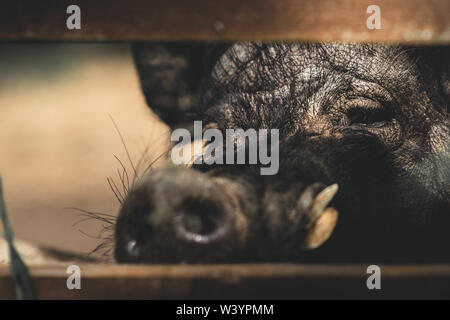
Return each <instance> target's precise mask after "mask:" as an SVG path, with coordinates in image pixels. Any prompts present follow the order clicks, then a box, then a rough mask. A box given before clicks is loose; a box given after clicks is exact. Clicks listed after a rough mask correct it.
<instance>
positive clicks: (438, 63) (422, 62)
mask: <svg viewBox="0 0 450 320" xmlns="http://www.w3.org/2000/svg"><path fill="white" fill-rule="evenodd" d="M414 49H415V50H410V51H408V52H409V53H410V54H411V55H412V57H413V59H414V60H415V61H417V62H418V64H417V65H418V66H419V68H420V69H421V74H422V77H423V82H424V83H426V84H428V85H429V86H430V87H432V88H433V90H430V92H432V93H433V94H434V93H438V95H439V96H436V97H433V98H434V99H437V101H439V100H440V99H443V101H442V102H443V103H440V104H433V105H434V106H436V107H437V108H438V111H441V112H443V113H446V112H448V110H447V109H448V107H447V105H448V101H449V100H450V60H449V59H448V57H449V56H450V47H448V46H436V47H434V46H428V47H427V46H424V47H415V48H414ZM440 106H442V107H443V108H444V110H439V107H440Z"/></svg>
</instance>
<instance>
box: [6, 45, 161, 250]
mask: <svg viewBox="0 0 450 320" xmlns="http://www.w3.org/2000/svg"><path fill="white" fill-rule="evenodd" d="M109 115H111V116H112V118H113V119H114V121H115V122H116V123H117V125H118V127H119V129H120V132H121V133H122V135H123V137H124V139H125V141H126V145H127V147H128V149H129V151H130V154H131V156H132V159H133V161H134V162H137V161H138V159H139V158H140V157H141V156H142V154H143V152H144V150H145V148H146V146H149V151H148V152H147V156H146V157H145V159H146V161H147V163H149V162H150V161H151V160H152V159H154V158H155V157H156V156H158V155H160V154H161V153H162V152H164V150H167V148H168V146H169V143H168V142H169V141H168V128H167V127H166V126H165V125H164V124H162V123H161V122H160V121H159V120H157V119H156V117H155V116H154V115H153V114H152V113H151V111H150V110H149V108H148V107H147V106H146V104H145V101H144V97H143V95H142V93H141V91H140V88H139V83H138V78H137V74H136V72H135V69H134V65H133V61H132V58H131V55H130V50H129V47H128V46H127V45H124V44H2V45H0V173H1V175H2V177H3V183H4V189H5V199H6V204H7V206H8V211H9V215H10V218H11V222H12V225H13V228H14V230H15V233H16V236H17V237H19V238H22V239H25V240H28V241H31V242H33V243H38V244H45V245H50V246H53V247H57V248H61V249H69V250H72V251H76V252H79V253H87V252H89V251H90V250H92V249H93V248H94V247H95V246H96V245H97V244H98V243H99V240H98V239H95V236H96V235H97V234H98V232H99V231H100V230H101V223H99V222H98V221H92V220H91V221H85V222H82V223H79V224H75V223H76V222H77V221H80V220H81V219H82V217H80V216H79V215H78V214H77V212H76V211H74V210H71V209H66V208H67V207H77V208H81V209H85V210H91V211H99V212H105V213H110V214H117V211H118V209H119V203H118V201H117V200H116V199H115V196H114V194H113V193H112V192H111V190H110V188H109V186H108V183H107V181H106V178H107V177H110V176H112V177H114V178H115V180H116V182H119V181H120V180H119V179H118V176H117V168H120V165H119V163H118V161H117V160H116V159H115V158H114V155H116V156H117V157H118V158H119V159H121V160H122V161H123V162H124V163H125V164H126V165H127V169H128V172H129V173H130V174H131V172H132V169H131V166H130V165H129V163H128V162H127V156H126V153H125V150H124V147H123V146H122V143H121V141H120V138H119V136H118V134H117V133H116V131H115V128H114V125H113V123H112V121H111V119H110V117H109ZM157 165H158V163H157V164H156V166H157ZM92 236H94V237H92Z"/></svg>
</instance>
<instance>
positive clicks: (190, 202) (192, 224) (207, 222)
mask: <svg viewBox="0 0 450 320" xmlns="http://www.w3.org/2000/svg"><path fill="white" fill-rule="evenodd" d="M231 218H232V215H231V214H230V212H229V211H228V210H227V209H226V208H224V207H219V206H218V205H217V204H215V203H213V202H211V201H210V200H204V199H195V200H194V199H187V200H186V201H185V202H184V203H183V206H182V212H181V214H179V215H178V216H176V217H175V218H174V226H175V231H176V232H177V234H178V236H179V237H180V238H181V239H183V240H187V241H192V242H196V243H211V242H213V241H215V240H218V239H220V238H223V237H224V236H225V235H226V234H227V233H228V231H229V229H230V225H231Z"/></svg>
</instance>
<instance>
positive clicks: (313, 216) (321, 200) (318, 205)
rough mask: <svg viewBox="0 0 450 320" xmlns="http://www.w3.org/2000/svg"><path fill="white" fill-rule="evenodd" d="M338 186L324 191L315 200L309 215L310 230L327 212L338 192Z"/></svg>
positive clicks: (333, 185)
mask: <svg viewBox="0 0 450 320" xmlns="http://www.w3.org/2000/svg"><path fill="white" fill-rule="evenodd" d="M338 189H339V187H338V185H337V184H336V183H335V184H332V185H330V186H328V187H326V188H325V189H323V190H322V191H321V192H320V193H319V194H318V195H317V196H316V198H315V199H314V202H313V204H312V206H311V210H310V213H309V222H308V225H307V226H306V227H307V229H309V228H310V227H311V226H312V225H313V224H314V222H315V221H316V220H317V219H318V218H319V217H320V216H321V214H322V212H323V211H324V210H325V208H326V207H327V205H328V204H329V203H330V202H331V200H333V198H334V196H335V195H336V192H337V191H338Z"/></svg>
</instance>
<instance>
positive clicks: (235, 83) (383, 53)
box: [115, 43, 450, 263]
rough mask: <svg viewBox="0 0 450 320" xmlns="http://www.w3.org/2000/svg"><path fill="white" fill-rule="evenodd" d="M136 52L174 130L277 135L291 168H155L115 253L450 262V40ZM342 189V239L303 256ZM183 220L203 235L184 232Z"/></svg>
mask: <svg viewBox="0 0 450 320" xmlns="http://www.w3.org/2000/svg"><path fill="white" fill-rule="evenodd" d="M133 50H134V56H135V61H136V65H137V70H138V73H139V76H140V80H141V84H142V88H143V91H144V94H145V97H146V99H147V102H148V104H149V105H150V107H152V109H153V110H154V111H155V112H156V113H157V114H158V115H159V116H160V117H161V119H162V120H164V121H166V122H167V123H168V124H169V125H170V126H171V127H172V128H176V127H181V126H183V124H184V123H189V122H191V124H192V121H193V120H202V121H203V126H204V128H208V127H213V128H218V129H219V130H221V131H223V132H225V129H227V128H242V129H244V130H246V129H249V128H254V129H261V128H266V129H273V128H276V129H279V132H280V140H279V141H280V142H279V148H280V151H279V158H280V165H279V172H278V173H277V174H276V175H273V176H261V175H260V174H259V166H257V165H205V164H203V165H194V166H193V167H192V168H191V169H180V168H173V167H171V166H169V167H168V168H165V169H158V170H155V171H153V172H151V173H150V174H148V175H147V176H145V177H144V178H143V179H142V180H141V181H140V182H139V183H138V184H137V185H136V186H135V187H134V189H133V190H132V191H131V192H130V193H129V195H128V198H127V199H126V201H125V203H124V205H123V207H122V209H121V211H120V214H119V218H118V222H117V225H116V235H115V238H116V243H115V257H116V260H117V261H119V262H156V263H158V262H163V263H164V262H181V261H184V262H257V261H310V260H311V261H327V262H333V261H336V262H341V261H347V262H359V261H372V262H373V261H375V262H384V261H402V262H407V261H440V260H442V259H448V257H449V256H450V255H449V253H450V240H449V235H450V231H449V230H450V224H449V222H450V219H449V218H450V217H449V215H450V210H449V209H450V207H449V201H450V200H449V193H450V179H449V175H450V170H449V167H450V162H449V118H448V104H449V94H450V82H449V74H450V73H449V72H450V68H449V52H450V50H448V49H447V48H446V47H430V48H426V47H401V46H394V45H383V44H308V43H306V44H305V43H286V44H283V43H272V44H264V43H235V44H220V43H219V44H187V43H172V44H170V43H158V44H155V43H153V44H136V45H134V48H133ZM169 161H170V160H169ZM334 183H336V184H338V186H339V191H338V192H337V194H336V196H335V197H334V199H333V200H332V202H331V203H330V206H331V207H333V208H335V209H336V210H337V211H338V212H339V221H338V223H337V226H336V228H335V230H334V233H333V235H332V236H331V238H330V239H329V240H328V241H327V242H326V243H325V244H324V245H323V246H321V247H320V248H318V249H316V250H311V251H305V250H302V242H303V241H304V238H305V236H306V233H307V231H308V230H307V229H306V227H305V226H306V225H307V223H308V212H309V211H310V210H311V206H312V203H313V200H314V197H315V196H316V195H317V193H319V192H320V191H321V190H323V189H324V188H325V187H326V186H329V185H331V184H334ZM187 216H189V217H191V218H192V217H193V218H192V219H193V220H192V219H191V222H189V221H188V220H189V219H188V220H186V221H185V220H183V219H184V217H187ZM180 219H181V220H180ZM182 220H183V222H181V221H182ZM183 223H184V224H189V223H191V227H190V228H191V230H194V231H195V232H193V233H189V235H186V234H184V235H180V233H179V232H178V231H179V227H180V225H182V224H183ZM196 223H197V224H196ZM192 224H193V225H192ZM199 225H200V226H199ZM225 225H226V226H227V227H224V226H225ZM208 226H209V229H208ZM177 228H178V229H177ZM183 228H184V227H183ZM195 228H197V229H195ZM177 230H178V231H177ZM183 230H184V229H183ZM196 234H197V236H195V235H196ZM202 235H206V237H202ZM208 235H213V236H211V238H208Z"/></svg>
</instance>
